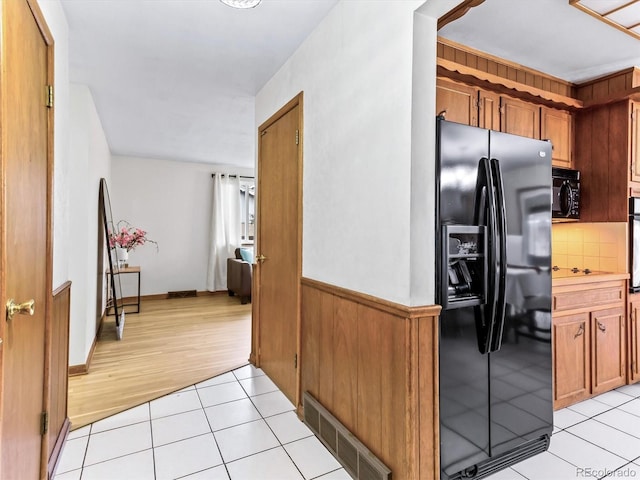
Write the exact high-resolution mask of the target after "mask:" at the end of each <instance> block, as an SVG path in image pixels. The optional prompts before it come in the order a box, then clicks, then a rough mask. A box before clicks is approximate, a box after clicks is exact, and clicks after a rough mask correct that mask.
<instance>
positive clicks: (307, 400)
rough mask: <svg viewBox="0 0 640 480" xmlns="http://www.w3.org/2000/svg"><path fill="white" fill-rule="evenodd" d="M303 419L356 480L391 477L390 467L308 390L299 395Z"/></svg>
mask: <svg viewBox="0 0 640 480" xmlns="http://www.w3.org/2000/svg"><path fill="white" fill-rule="evenodd" d="M302 402H303V406H304V422H305V423H306V424H307V425H308V426H309V428H310V429H311V430H312V431H313V433H315V434H316V436H317V437H318V438H319V439H320V441H321V442H322V443H324V445H325V446H326V447H327V448H328V449H329V451H330V452H331V453H332V454H333V456H334V457H336V459H337V460H338V461H339V462H340V463H341V464H342V466H343V467H344V468H345V470H346V471H347V472H348V473H349V475H351V476H352V477H353V478H355V479H356V480H391V470H389V469H388V468H387V466H386V465H385V464H384V463H382V462H381V461H380V459H378V458H377V457H376V456H375V455H374V454H373V453H371V451H370V450H369V449H368V448H367V447H365V446H364V445H363V444H362V442H360V440H358V439H357V438H356V437H355V436H354V435H353V434H352V433H351V432H350V431H349V430H347V428H346V427H345V426H344V425H343V424H341V423H340V422H339V421H338V419H337V418H335V417H334V416H333V415H331V413H329V411H328V410H327V409H326V408H324V407H323V406H322V405H321V404H320V402H318V401H317V400H316V399H315V398H313V396H312V395H311V394H310V393H309V392H304V395H303V396H302Z"/></svg>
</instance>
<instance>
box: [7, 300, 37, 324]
mask: <svg viewBox="0 0 640 480" xmlns="http://www.w3.org/2000/svg"><path fill="white" fill-rule="evenodd" d="M35 304H36V302H35V300H34V299H31V300H29V301H28V302H24V303H16V302H15V301H14V300H13V298H12V299H10V300H9V301H8V302H7V321H8V320H11V319H12V318H13V316H14V315H15V314H16V313H20V314H26V315H33V314H34V313H35V311H36V309H35Z"/></svg>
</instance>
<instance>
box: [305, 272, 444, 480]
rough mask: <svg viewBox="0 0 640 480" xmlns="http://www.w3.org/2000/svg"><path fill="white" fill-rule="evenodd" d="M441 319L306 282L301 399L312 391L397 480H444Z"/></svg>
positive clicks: (432, 312)
mask: <svg viewBox="0 0 640 480" xmlns="http://www.w3.org/2000/svg"><path fill="white" fill-rule="evenodd" d="M439 312H440V307H439V306H427V307H406V306H403V305H398V304H395V303H391V302H388V301H386V300H382V299H379V298H375V297H371V296H369V295H364V294H361V293H358V292H353V291H350V290H346V289H342V288H339V287H335V286H332V285H328V284H325V283H321V282H318V281H315V280H310V279H306V278H303V279H302V332H301V337H302V338H301V365H300V368H301V393H303V392H305V391H309V392H310V393H311V394H312V395H313V396H314V397H315V398H316V399H317V400H318V401H319V402H320V403H321V404H322V405H323V406H324V407H325V408H326V409H327V410H329V411H330V412H331V413H332V414H333V415H334V416H335V417H336V418H337V419H338V420H340V421H341V422H342V423H343V424H344V425H345V426H346V427H347V428H348V429H349V430H350V431H351V432H352V433H353V434H354V435H355V436H356V437H357V438H358V439H359V440H360V441H361V442H362V443H363V444H365V445H366V446H367V448H369V450H371V451H372V452H373V453H374V454H375V455H376V456H377V457H378V458H380V460H382V461H383V462H384V463H385V464H386V465H387V466H388V467H389V468H390V469H391V471H392V475H393V478H394V480H418V479H425V478H439V475H440V466H439V459H440V449H439V444H440V440H439V417H438V322H437V320H438V316H439ZM298 408H299V410H301V409H302V406H301V405H299V406H298Z"/></svg>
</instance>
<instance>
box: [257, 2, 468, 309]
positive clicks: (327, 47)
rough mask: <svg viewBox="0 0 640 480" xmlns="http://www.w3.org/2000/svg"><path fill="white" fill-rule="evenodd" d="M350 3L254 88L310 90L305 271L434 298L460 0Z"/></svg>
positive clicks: (412, 298) (265, 92) (412, 297)
mask: <svg viewBox="0 0 640 480" xmlns="http://www.w3.org/2000/svg"><path fill="white" fill-rule="evenodd" d="M423 3H425V2H423V1H422V0H416V1H409V0H406V1H403V2H398V1H393V0H389V1H383V0H380V1H377V2H371V1H367V0H348V1H345V0H343V1H341V2H340V3H338V4H337V5H336V7H335V8H334V9H333V10H332V11H331V12H329V14H328V15H327V17H326V18H325V19H324V20H323V21H322V23H321V24H320V25H319V26H318V27H317V28H316V30H315V31H314V32H313V33H312V34H311V35H310V36H309V37H308V38H307V40H306V41H305V42H304V43H303V44H302V45H301V46H300V48H299V49H298V50H297V51H296V52H295V53H294V55H293V56H292V57H291V58H290V59H289V60H288V61H287V62H286V63H285V65H284V66H283V67H282V68H281V69H280V70H279V71H278V73H277V74H276V75H275V76H274V77H273V78H272V79H271V80H270V81H269V82H268V83H267V84H266V85H265V86H264V88H263V89H262V90H261V91H260V92H259V93H258V95H257V97H256V126H258V125H260V124H261V123H262V122H264V121H265V120H266V119H267V118H269V116H270V115H272V114H273V113H275V112H276V111H277V110H278V109H279V108H280V107H281V106H282V105H284V104H285V103H286V102H287V101H288V100H289V99H291V98H292V97H293V96H295V95H296V94H297V93H298V92H300V91H304V184H303V189H304V194H303V198H304V200H303V216H304V219H303V275H304V276H306V277H310V278H313V279H316V280H320V281H324V282H327V283H331V284H334V285H338V286H342V287H345V288H349V289H352V290H355V291H359V292H364V293H367V294H371V295H375V296H378V297H381V298H384V299H387V300H391V301H394V302H398V303H401V304H405V305H422V304H432V303H433V301H434V295H433V294H434V291H433V290H434V239H433V238H432V237H433V229H434V205H435V203H434V191H435V179H434V162H435V144H434V139H435V132H434V130H435V120H434V117H435V74H436V68H435V60H436V49H435V43H436V28H437V26H436V20H435V19H436V18H438V16H439V15H441V14H442V13H444V12H446V11H448V10H449V9H450V8H453V7H454V6H455V4H456V3H459V1H457V0H456V1H453V0H432V1H430V2H426V3H425V6H424V7H422V9H421V12H420V13H414V12H415V11H416V9H418V7H420V6H421V5H422V4H423Z"/></svg>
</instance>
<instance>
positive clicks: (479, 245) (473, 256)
mask: <svg viewBox="0 0 640 480" xmlns="http://www.w3.org/2000/svg"><path fill="white" fill-rule="evenodd" d="M436 159H437V170H436V171H437V202H436V264H437V265H436V268H437V276H436V278H437V280H436V299H437V302H438V304H440V305H442V312H441V316H440V338H439V340H440V347H439V369H440V383H439V393H440V469H441V480H452V479H463V478H476V479H479V478H483V477H485V476H488V475H490V474H492V473H495V472H497V471H499V470H502V469H504V468H507V467H509V466H511V465H513V464H515V463H518V462H520V461H522V460H525V459H527V458H529V457H531V456H533V455H536V454H538V453H540V452H543V451H545V450H547V448H548V446H549V441H550V437H551V433H552V430H553V397H552V371H551V370H552V365H551V196H552V188H551V143H550V142H547V141H542V140H532V139H529V138H525V137H520V136H516V135H509V134H506V133H501V132H495V131H491V130H485V129H481V128H476V127H470V126H467V125H462V124H458V123H453V122H448V121H446V120H444V119H443V118H442V117H438V119H437V155H436Z"/></svg>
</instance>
